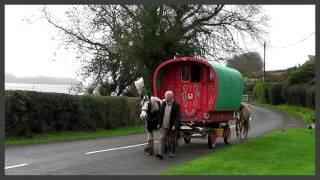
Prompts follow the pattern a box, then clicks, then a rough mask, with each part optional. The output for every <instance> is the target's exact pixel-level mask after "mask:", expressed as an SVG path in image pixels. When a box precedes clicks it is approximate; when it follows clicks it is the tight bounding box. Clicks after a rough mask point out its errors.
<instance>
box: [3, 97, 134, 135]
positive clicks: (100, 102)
mask: <svg viewBox="0 0 320 180" xmlns="http://www.w3.org/2000/svg"><path fill="white" fill-rule="evenodd" d="M138 102H139V98H128V97H107V96H90V95H89V96H74V95H67V94H60V93H42V92H33V91H5V134H6V137H13V136H28V137H30V136H33V135H34V134H40V133H52V132H61V131H93V130H97V129H112V128H116V127H120V126H126V125H130V124H137V123H139V122H140V120H139V117H138V112H139V109H138V106H137V104H138Z"/></svg>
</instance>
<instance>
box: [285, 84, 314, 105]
mask: <svg viewBox="0 0 320 180" xmlns="http://www.w3.org/2000/svg"><path fill="white" fill-rule="evenodd" d="M282 96H283V98H284V99H285V101H286V102H287V103H288V104H294V105H298V106H304V107H310V108H313V109H314V108H315V96H316V88H315V85H308V84H305V83H300V84H295V85H292V86H289V87H287V88H283V90H282Z"/></svg>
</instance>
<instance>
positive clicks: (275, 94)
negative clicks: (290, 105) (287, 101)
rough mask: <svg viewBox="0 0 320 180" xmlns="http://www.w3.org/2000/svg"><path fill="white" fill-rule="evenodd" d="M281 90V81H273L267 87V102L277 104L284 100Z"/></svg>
mask: <svg viewBox="0 0 320 180" xmlns="http://www.w3.org/2000/svg"><path fill="white" fill-rule="evenodd" d="M281 92H282V83H274V84H272V86H271V87H270V88H269V102H270V103H271V104H274V105H277V104H281V103H283V102H284V99H283V98H282V95H281Z"/></svg>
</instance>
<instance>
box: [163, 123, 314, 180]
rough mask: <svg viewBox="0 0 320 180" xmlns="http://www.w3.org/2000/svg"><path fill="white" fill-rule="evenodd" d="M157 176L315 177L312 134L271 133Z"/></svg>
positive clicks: (293, 130)
mask: <svg viewBox="0 0 320 180" xmlns="http://www.w3.org/2000/svg"><path fill="white" fill-rule="evenodd" d="M161 175H315V130H314V129H311V130H310V129H287V130H284V131H277V132H273V133H271V134H268V135H266V136H263V137H259V138H257V139H251V140H248V141H246V142H244V143H241V144H239V145H237V146H232V147H230V148H226V149H221V150H219V151H216V152H214V153H212V154H210V155H207V156H204V157H201V158H199V159H196V160H193V161H191V162H188V163H185V164H182V165H179V166H177V167H175V168H172V169H169V170H167V171H165V172H163V173H162V174H161Z"/></svg>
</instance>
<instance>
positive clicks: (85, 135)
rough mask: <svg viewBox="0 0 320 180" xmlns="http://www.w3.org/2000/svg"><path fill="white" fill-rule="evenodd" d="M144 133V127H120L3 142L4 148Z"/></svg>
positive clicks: (43, 135)
mask: <svg viewBox="0 0 320 180" xmlns="http://www.w3.org/2000/svg"><path fill="white" fill-rule="evenodd" d="M144 131H145V125H135V126H128V127H122V128H117V129H111V130H99V131H93V132H61V133H55V134H41V135H35V136H33V137H32V138H24V137H21V138H20V137H19V138H10V139H6V140H5V145H6V146H11V145H26V144H39V143H51V142H61V141H75V140H85V139H96V138H102V137H114V136H124V135H130V134H137V133H143V132H144Z"/></svg>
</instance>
